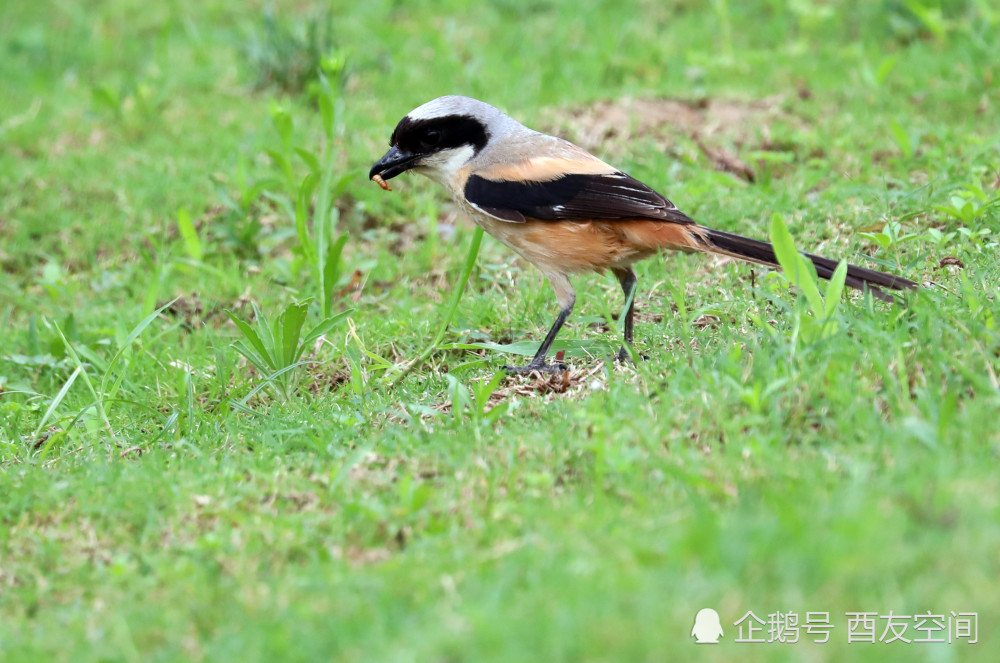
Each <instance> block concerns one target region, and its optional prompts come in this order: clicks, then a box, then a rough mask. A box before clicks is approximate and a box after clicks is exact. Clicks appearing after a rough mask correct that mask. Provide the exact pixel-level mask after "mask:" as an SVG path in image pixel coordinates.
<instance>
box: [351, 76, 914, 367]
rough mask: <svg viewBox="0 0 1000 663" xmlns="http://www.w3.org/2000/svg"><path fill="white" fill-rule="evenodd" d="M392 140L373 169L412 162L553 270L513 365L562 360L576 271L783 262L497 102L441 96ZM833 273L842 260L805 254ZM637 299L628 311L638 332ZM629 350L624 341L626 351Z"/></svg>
mask: <svg viewBox="0 0 1000 663" xmlns="http://www.w3.org/2000/svg"><path fill="white" fill-rule="evenodd" d="M389 145H390V150H389V151H388V152H387V153H386V154H385V156H383V157H382V158H381V159H379V160H378V163H376V164H375V165H374V166H372V168H371V172H370V173H369V177H370V178H371V179H373V180H375V181H376V182H378V183H379V184H380V185H382V186H383V188H388V185H386V184H385V180H388V179H390V178H393V177H395V176H396V175H399V174H400V173H403V172H405V171H407V170H413V171H416V172H418V173H421V174H423V175H426V176H427V177H429V178H431V179H432V180H434V181H435V182H437V183H439V184H440V185H441V186H443V187H444V188H445V189H446V190H447V191H448V193H449V194H451V196H452V198H454V199H455V201H456V202H457V203H458V205H459V206H460V207H461V208H462V209H463V210H465V212H466V213H467V214H468V215H469V216H470V217H472V220H473V221H475V222H476V223H477V224H478V225H479V226H481V227H482V228H483V229H484V230H485V231H486V232H488V233H489V234H490V235H492V236H493V237H495V238H497V239H498V240H500V241H501V242H503V243H504V244H506V245H507V246H508V247H510V248H511V249H513V250H514V251H515V252H516V253H518V254H519V255H521V256H522V257H524V258H525V259H526V260H527V261H528V262H530V263H532V264H533V265H535V266H536V267H538V269H539V270H541V272H542V273H543V274H544V275H545V276H546V277H548V279H549V282H550V283H551V284H552V287H553V289H554V290H555V293H556V298H557V299H558V301H559V306H560V311H559V316H558V317H557V318H556V321H555V324H553V325H552V328H551V329H549V333H548V334H547V335H546V336H545V340H544V341H542V344H541V346H540V347H539V348H538V353H537V354H536V355H535V357H534V359H532V360H531V362H530V363H529V364H528V365H527V366H523V367H517V368H511V367H505V368H507V370H508V371H511V372H518V373H527V372H531V371H545V370H548V371H552V370H564V369H565V366H563V365H561V364H547V363H545V356H546V354H547V353H548V350H549V347H550V346H551V345H552V341H553V340H554V339H555V337H556V334H558V333H559V328H560V327H562V325H563V323H564V322H565V321H566V318H567V317H568V316H569V314H570V312H571V311H572V310H573V304H574V302H575V300H576V295H575V293H574V291H573V286H572V285H571V284H570V281H569V278H568V275H570V274H573V273H577V272H587V271H596V272H602V271H604V270H610V271H611V272H612V273H613V274H614V275H615V277H617V279H618V282H619V283H620V284H621V287H622V290H623V291H624V292H625V297H626V298H630V297H632V295H633V291H634V288H635V285H636V276H635V272H634V271H632V264H633V263H634V262H636V261H638V260H642V259H643V258H646V257H648V256H651V255H653V254H654V253H657V252H659V251H660V250H663V249H673V250H678V251H687V252H690V251H702V252H706V253H718V254H721V255H726V256H732V257H734V258H739V259H741V260H746V261H749V262H754V263H759V264H763V265H768V266H770V267H776V266H777V264H778V262H777V258H776V257H775V255H774V250H773V248H772V247H771V245H770V244H768V243H767V242H761V241H758V240H755V239H748V238H746V237H741V236H739V235H734V234H732V233H727V232H723V231H721V230H712V229H711V228H706V227H705V226H701V225H698V224H697V223H695V222H694V221H693V220H692V219H690V218H689V217H688V216H687V215H686V214H684V213H683V212H681V211H680V210H679V209H677V207H676V206H675V205H674V204H673V203H672V202H670V201H669V200H667V199H666V198H664V197H663V196H661V195H660V194H659V193H657V192H656V191H654V190H653V189H651V188H649V187H648V186H646V185H645V184H643V183H642V182H639V181H638V180H636V179H633V178H632V177H629V176H628V175H626V174H625V173H623V172H622V171H620V170H618V169H617V168H615V167H614V166H610V165H608V164H606V163H604V162H603V161H601V160H600V159H598V158H597V157H595V156H593V155H592V154H590V153H588V152H587V151H585V150H583V149H582V148H580V147H577V146H576V145H573V144H572V143H569V142H567V141H565V140H562V139H561V138H556V137H554V136H548V135H546V134H543V133H539V132H537V131H532V130H531V129H529V128H527V127H525V126H524V125H522V124H521V123H519V122H517V121H516V120H514V119H513V118H511V117H508V116H507V115H505V114H504V113H502V112H500V111H499V110H497V109H496V108H494V107H493V106H490V105H489V104H486V103H484V102H482V101H478V100H476V99H470V98H469V97H459V96H446V97H439V98H438V99H434V100H433V101H429V102H427V103H426V104H424V105H423V106H420V107H419V108H416V109H415V110H412V111H410V113H409V114H408V115H407V116H406V117H404V118H403V119H402V120H400V122H399V124H398V125H397V126H396V130H395V131H393V133H392V138H390V139H389ZM804 255H805V256H806V257H807V258H809V260H811V261H812V263H813V264H814V265H815V266H816V272H817V273H818V274H819V275H820V276H821V277H823V278H830V276H832V275H833V272H834V269H836V267H837V263H836V262H835V261H833V260H830V259H828V258H823V257H820V256H815V255H810V254H808V253H806V254H804ZM847 285H848V286H850V287H852V288H858V289H864V288H866V289H868V290H869V291H870V292H871V293H872V295H874V296H875V297H878V298H879V299H883V300H888V301H891V300H892V298H891V297H890V296H889V295H887V294H886V293H885V292H883V291H882V290H881V289H880V288H890V289H893V290H902V289H907V288H916V287H917V284H916V283H914V282H913V281H910V280H908V279H905V278H902V277H899V276H893V275H890V274H884V273H882V272H876V271H873V270H870V269H865V268H863V267H855V266H853V265H851V266H849V267H848V269H847ZM632 321H633V307H632V306H629V309H628V311H627V313H626V317H625V343H626V344H631V342H632V324H633V322H632ZM619 357H620V358H621V359H625V358H626V357H628V352H627V350H626V348H625V347H622V350H621V352H620V353H619Z"/></svg>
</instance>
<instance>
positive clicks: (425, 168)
mask: <svg viewBox="0 0 1000 663" xmlns="http://www.w3.org/2000/svg"><path fill="white" fill-rule="evenodd" d="M475 153H476V151H475V149H473V147H472V146H471V145H462V146H461V147H453V148H451V149H448V150H441V151H440V152H438V153H436V154H433V155H430V156H427V157H424V158H423V159H422V160H421V162H420V165H419V166H417V167H416V168H414V169H413V170H415V171H417V172H418V173H420V174H421V175H425V176H427V177H429V178H430V179H432V180H434V181H435V182H437V183H438V184H440V185H441V186H443V187H444V188H445V189H447V190H451V187H450V182H451V181H452V177H453V176H454V175H455V173H456V172H458V170H459V169H460V168H461V167H462V166H464V165H465V164H467V163H468V162H469V159H471V158H472V157H473V156H474V155H475Z"/></svg>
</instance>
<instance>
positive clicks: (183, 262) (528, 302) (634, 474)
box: [0, 0, 1000, 663]
mask: <svg viewBox="0 0 1000 663" xmlns="http://www.w3.org/2000/svg"><path fill="white" fill-rule="evenodd" d="M269 17H273V18H269ZM0 24H2V25H3V26H4V29H3V30H2V31H0V56H2V57H0V144H2V149H0V525H2V527H0V659H2V660H3V661H4V662H5V663H7V662H15V661H41V660H45V661H73V662H74V663H77V662H86V661H154V660H155V661H174V660H177V661H229V660H240V661H245V662H247V663H250V662H251V661H295V660H303V661H316V660H331V661H333V660H336V661H518V662H521V661H528V660H542V661H584V660H586V661H607V660H621V661H630V662H631V661H651V662H653V661H665V660H705V661H731V660H746V661H785V660H788V661H792V660H795V661H798V660H831V661H832V660H872V661H915V660H916V661H925V660H926V661H931V660H933V661H994V660H996V652H997V651H998V650H1000V634H998V624H1000V594H998V592H997V591H996V582H997V578H998V575H1000V553H998V551H1000V498H998V495H1000V478H998V477H1000V472H998V460H1000V459H998V455H1000V435H998V433H997V426H996V422H997V412H998V409H1000V384H998V377H997V374H998V372H1000V360H998V355H1000V336H998V330H997V316H998V315H1000V310H998V308H1000V307H998V294H1000V293H998V289H997V285H996V284H997V282H998V277H1000V268H998V266H997V264H998V263H997V259H996V256H997V248H998V247H997V234H998V231H1000V204H998V203H997V201H998V199H1000V192H998V187H1000V156H998V155H1000V129H998V127H1000V122H998V120H1000V112H998V109H1000V87H998V86H1000V65H998V64H997V60H996V53H997V52H1000V37H998V35H1000V13H998V12H997V10H996V9H995V8H994V7H993V5H992V4H991V3H989V2H986V1H985V0H968V1H965V0H953V1H951V2H942V3H940V4H934V3H931V2H929V0H919V2H918V1H917V0H912V1H910V0H908V1H906V2H890V1H886V2H882V1H878V2H846V1H845V2H836V3H823V2H809V1H805V2H787V3H786V2H780V1H776V0H752V1H747V2H739V3H737V2H712V3H697V2H691V1H690V0H675V1H673V2H665V3H656V2H644V3H636V4H634V5H631V4H623V3H620V2H596V1H594V2H556V1H555V0H553V1H546V0H540V1H535V2H514V1H513V0H497V1H495V2H491V3H460V2H442V1H441V0H438V1H436V2H423V1H414V2H406V3H393V2H380V1H373V2H366V3H339V2H338V3H332V4H330V5H322V6H321V5H318V4H316V5H311V4H309V3H301V2H290V1H288V2H276V3H272V4H270V5H269V6H268V8H263V7H262V6H258V5H256V3H250V4H248V3H237V2H223V1H222V0H208V1H206V2H201V3H149V2H137V1H135V0H112V1H109V2H102V3H97V2H82V3H81V2H70V1H68V0H49V1H48V2H39V3H27V2H10V3H6V4H3V5H0ZM327 51H328V52H327ZM317 60H318V63H317ZM303 63H306V64H303ZM309 63H312V64H309ZM316 64H318V65H319V67H320V70H321V71H322V72H323V76H322V77H321V76H319V75H318V74H317V73H316V72H317V70H316V69H310V67H314V66H316ZM303 67H304V68H305V71H306V73H305V74H303ZM310 72H311V73H310ZM446 93H459V94H469V95H472V96H477V97H480V98H483V99H486V100H487V101H490V102H492V103H494V104H496V105H499V106H500V107H502V108H504V109H506V110H508V111H509V112H511V113H512V114H513V115H515V116H516V117H518V118H520V119H522V120H524V121H525V122H526V123H528V124H530V125H534V126H538V127H540V128H548V129H552V128H554V127H556V126H562V127H564V128H565V130H566V132H567V134H568V135H570V136H571V137H574V138H579V136H575V135H573V132H583V133H585V129H586V127H582V126H581V122H582V120H579V119H578V118H575V117H573V116H572V114H570V115H567V110H566V109H579V108H583V107H586V106H588V105H589V104H591V103H593V102H596V101H599V100H608V99H610V100H618V99H623V98H629V97H631V98H674V99H682V100H688V101H698V100H702V99H708V100H722V101H725V102H727V103H729V104H731V105H732V106H733V107H735V108H744V109H747V108H754V107H755V104H757V105H760V106H762V107H763V108H765V109H767V112H766V113H764V115H766V117H767V118H768V119H766V120H760V121H757V120H756V119H755V120H754V122H752V123H751V126H749V127H748V128H743V129H740V130H738V131H736V130H730V129H731V128H727V127H722V129H721V130H719V131H716V130H714V129H710V128H707V127H706V128H705V133H704V135H703V137H702V139H701V140H702V141H703V142H705V143H707V144H708V145H709V146H711V147H714V148H717V149H720V150H723V151H725V152H726V153H728V154H731V155H736V156H738V157H739V158H740V159H742V160H743V161H744V162H746V163H747V164H749V165H751V167H752V168H753V169H754V170H755V172H756V174H757V178H756V183H754V184H748V183H747V182H745V181H743V180H741V179H739V178H737V177H735V176H733V175H731V174H728V173H723V172H721V171H720V170H719V169H718V168H717V167H716V164H714V163H713V161H712V160H711V159H709V158H708V156H706V154H705V153H704V152H703V151H702V150H701V149H700V148H699V147H698V144H697V142H696V141H695V140H693V139H692V138H691V137H689V136H685V135H682V134H678V133H676V132H674V133H670V132H667V135H666V137H664V136H663V135H652V134H650V133H643V132H642V131H638V130H635V131H633V130H632V129H630V127H632V128H634V127H637V126H639V124H640V123H639V121H638V119H634V120H631V121H630V122H631V124H630V125H629V126H622V127H618V128H617V129H618V131H617V136H610V137H607V139H606V140H605V141H604V142H603V144H602V145H601V146H600V149H599V150H598V151H599V152H601V153H602V154H606V155H609V158H611V156H614V160H615V162H616V163H617V164H618V165H619V166H621V167H622V168H623V169H625V170H626V171H628V172H629V173H631V174H632V175H634V176H636V177H638V178H640V179H642V180H644V181H646V182H648V183H650V184H651V185H653V186H655V187H657V188H659V189H660V190H661V191H663V192H664V193H665V194H667V195H668V196H669V197H670V198H671V199H672V200H674V201H675V202H676V203H677V204H678V205H679V206H680V207H681V208H682V209H684V210H685V211H686V212H688V213H689V214H690V215H692V216H693V217H695V218H697V219H699V220H700V221H702V222H703V223H705V224H706V225H710V226H713V227H716V228H720V229H725V230H730V231H734V232H740V233H743V234H748V235H752V236H757V237H766V236H767V233H768V229H769V227H770V226H771V223H772V219H773V217H774V215H776V214H777V215H779V216H780V218H782V219H783V220H784V222H785V224H786V225H787V226H788V228H789V230H790V232H791V234H792V236H793V237H794V240H795V243H796V245H797V246H799V247H800V248H803V249H807V250H810V251H813V252H816V253H821V254H824V255H828V256H831V257H834V258H847V259H849V260H851V261H852V262H855V263H858V264H862V265H866V266H876V267H882V268H884V269H887V270H890V271H893V272H896V273H899V274H901V275H904V276H907V277H909V278H912V279H914V280H917V281H920V282H923V283H930V282H933V284H934V285H933V286H932V287H928V288H927V289H925V290H922V291H921V292H919V293H917V294H914V295H912V296H908V297H907V298H906V301H905V302H904V303H900V304H898V305H892V306H890V305H885V304H883V303H880V302H871V301H868V300H865V299H862V298H859V297H858V296H857V295H856V294H850V295H847V296H845V298H844V300H843V301H842V302H840V305H839V306H837V305H836V302H831V301H827V302H826V304H825V306H827V310H832V311H833V319H832V321H830V322H832V323H834V324H826V325H825V326H822V328H821V329H820V332H821V333H800V332H801V331H802V330H808V329H813V331H814V332H815V331H816V329H817V327H816V326H813V327H810V325H811V324H812V323H811V322H810V312H809V311H810V309H809V303H808V302H806V301H805V299H806V297H802V296H798V295H797V294H796V293H797V292H798V291H795V290H792V289H789V287H788V285H787V282H786V281H785V280H783V279H781V278H780V277H779V276H777V275H767V274H766V273H765V272H763V271H762V270H761V269H760V268H751V267H749V266H745V265H736V264H732V263H723V262H719V261H715V260H711V259H707V258H705V257H702V256H675V255H671V256H667V257H665V258H657V259H651V260H648V261H647V262H645V263H643V264H642V265H640V267H639V269H638V273H639V290H638V292H637V294H636V303H637V306H638V309H639V314H640V315H639V320H638V322H637V326H636V336H637V350H638V351H639V352H641V353H642V354H644V355H646V356H648V360H647V361H645V362H641V363H640V364H639V365H638V366H636V367H635V368H611V367H606V366H604V365H603V364H602V363H601V360H602V357H601V356H596V357H591V356H587V354H586V353H585V352H583V351H581V350H580V348H590V349H592V351H593V352H595V353H597V354H598V355H600V354H601V352H604V350H602V348H614V347H617V343H618V331H617V328H616V327H617V322H616V320H615V318H616V316H617V314H618V313H619V312H620V310H621V306H622V301H621V295H620V291H619V289H618V286H617V284H616V283H614V282H613V279H611V278H610V277H607V276H606V277H599V276H589V277H580V278H578V279H576V280H575V283H576V285H577V288H578V300H577V301H578V307H577V310H576V312H575V313H574V315H573V317H572V318H571V319H570V322H569V324H568V325H567V327H566V329H565V330H564V333H563V335H562V336H561V340H562V341H565V342H566V343H565V344H564V347H567V348H569V349H570V352H569V355H568V356H569V359H568V360H569V362H570V363H571V364H572V366H573V368H574V373H573V375H574V380H572V381H571V383H570V384H569V385H568V388H567V385H566V384H564V383H562V382H560V381H553V382H538V383H536V382H534V381H532V380H529V379H508V380H504V381H499V380H497V381H494V376H495V375H496V372H497V370H498V367H499V366H500V365H502V364H504V363H509V362H511V361H519V360H520V359H521V358H520V357H517V356H514V355H509V354H504V353H501V352H496V351H486V350H475V351H474V350H469V349H463V347H464V346H467V345H469V344H477V343H478V344H488V343H492V344H499V345H504V344H510V343H513V342H518V341H524V340H535V341H536V342H537V341H538V340H540V339H541V337H542V335H543V334H544V332H545V330H546V328H547V327H548V325H549V324H550V323H551V321H552V319H553V317H554V315H555V308H556V307H555V302H554V298H553V296H552V294H551V291H550V289H549V287H548V285H547V284H546V283H545V282H544V279H542V278H541V277H540V276H539V274H538V273H537V272H536V271H535V270H534V269H533V268H532V267H531V266H530V265H526V264H524V263H522V262H520V261H519V260H517V259H516V258H515V257H513V256H512V255H511V254H510V253H509V252H508V251H506V250H505V249H504V248H503V247H501V246H500V245H499V244H498V243H496V242H494V241H492V240H491V239H489V238H486V239H485V240H484V241H483V245H482V249H481V251H480V252H479V256H478V258H477V260H476V261H475V263H474V264H469V263H468V262H467V255H468V249H469V245H470V243H471V242H472V241H473V228H472V226H471V225H470V224H469V223H468V222H467V221H466V220H465V219H463V218H461V217H458V216H456V215H455V214H454V209H453V208H452V206H451V205H450V204H449V203H448V202H447V201H446V200H445V199H444V197H443V195H442V193H441V192H440V191H439V190H438V189H437V188H435V187H434V186H433V185H432V184H431V183H429V182H426V181H423V180H420V179H419V178H417V177H412V176H410V177H407V176H404V177H402V178H399V179H397V180H394V181H393V188H394V192H393V193H392V194H386V193H384V192H383V191H381V190H380V189H379V188H378V187H377V186H375V185H373V184H371V183H370V182H367V181H366V180H365V177H364V173H366V172H367V168H368V167H369V166H370V165H371V163H373V162H374V160H375V159H377V158H378V157H379V156H381V154H382V153H383V152H384V149H385V146H386V141H387V139H388V136H389V133H390V132H391V129H392V127H393V125H394V124H395V122H396V121H397V120H398V119H399V118H400V117H402V116H403V115H404V114H405V113H406V112H407V111H409V110H410V109H411V108H413V107H414V106H416V105H418V104H420V103H422V102H424V101H427V100H428V99H430V98H433V97H435V96H437V95H440V94H446ZM556 117H558V118H561V119H559V120H558V121H556V120H553V118H556ZM752 117H753V118H758V117H760V116H759V115H753V116H752ZM764 125H766V126H764ZM304 181H305V185H303V182H304ZM341 237H346V240H341V239H339V238H341ZM949 263H951V264H949ZM466 270H469V271H471V277H470V280H469V284H468V286H467V288H466V291H465V295H464V297H463V298H462V299H460V300H459V301H458V305H457V307H456V308H455V310H454V320H453V321H452V324H451V325H450V326H449V328H448V331H447V332H446V333H445V334H444V335H443V337H440V338H438V332H439V330H440V328H441V325H442V323H443V321H446V319H447V317H448V314H449V313H450V311H451V309H450V302H451V301H452V295H453V293H454V291H455V289H456V288H458V287H460V282H461V276H462V275H463V274H464V272H465V271H466ZM816 296H817V297H818V296H819V295H818V294H817V295H816ZM306 300H309V301H310V302H311V303H310V304H308V307H307V309H306V319H305V320H304V321H303V320H300V319H299V317H300V316H298V315H296V316H295V319H296V325H297V327H296V329H299V328H301V329H302V330H310V329H313V328H314V327H316V325H318V324H320V323H321V322H322V321H323V320H325V319H328V318H330V317H332V316H337V315H339V314H342V313H345V312H346V316H345V317H344V318H343V319H341V320H340V323H339V324H338V325H336V326H333V325H331V326H330V328H329V329H328V330H327V333H326V335H325V336H324V337H323V340H322V341H321V342H310V343H309V344H305V345H304V346H303V347H299V346H297V345H295V344H294V339H288V338H285V339H284V341H285V342H287V343H291V344H292V345H291V346H286V349H287V348H288V347H290V348H291V349H289V350H288V353H291V354H288V353H286V354H285V355H283V357H284V359H282V361H284V363H282V361H278V362H277V363H276V364H275V366H276V367H279V368H280V367H281V366H288V365H291V364H293V363H300V362H302V363H301V365H299V366H297V367H296V368H294V369H292V370H293V371H295V372H296V373H295V374H294V378H293V377H292V376H289V378H288V379H287V380H284V379H283V380H280V382H273V380H272V382H270V383H268V384H269V385H276V386H277V385H280V388H268V387H267V386H262V381H263V380H264V379H265V378H268V377H269V376H268V375H266V374H265V373H264V372H262V371H260V370H258V369H255V368H254V367H253V366H252V365H251V364H248V363H247V362H246V361H244V360H243V357H242V356H241V355H240V353H239V352H237V350H236V348H234V346H233V343H234V342H237V341H239V340H241V339H243V337H242V336H241V333H240V331H239V330H238V329H237V328H236V327H235V326H234V325H233V324H232V323H231V322H230V318H229V317H228V316H227V314H226V312H227V311H229V312H230V313H231V314H232V315H233V316H235V317H237V318H239V319H241V320H249V319H251V317H252V316H253V311H254V306H257V307H259V309H260V310H261V311H263V312H264V313H265V315H266V316H267V317H268V318H269V319H271V320H276V319H278V318H279V316H281V314H282V312H283V311H286V310H288V309H289V307H290V306H292V305H293V304H295V303H296V302H301V301H306ZM819 301H820V302H821V303H822V300H819ZM164 306H165V308H163V310H162V311H161V312H160V313H159V314H155V315H154V313H155V311H157V309H159V308H160V307H164ZM814 308H815V307H814ZM296 310H300V309H296ZM144 323H146V324H145V326H144ZM293 326H294V325H293ZM282 338H284V337H282ZM244 342H246V339H244ZM433 346H436V349H433V350H431V351H429V352H428V351H427V349H428V348H430V347H433ZM275 352H277V349H276V350H275ZM300 352H301V354H299V353H300ZM275 356H277V355H275ZM289 357H291V359H288V358H289ZM420 357H424V359H425V361H423V362H422V363H415V362H414V360H416V359H418V358H420ZM279 358H280V357H279ZM286 359H287V361H285V360H286ZM263 364H265V365H268V366H269V365H270V364H268V363H267V362H263ZM407 369H410V370H408V371H407ZM285 375H289V374H285ZM271 377H272V378H273V376H271ZM280 377H281V376H279V378H280ZM577 378H578V379H577ZM273 379H277V378H273ZM703 607H714V608H716V609H717V610H718V611H719V612H720V614H721V615H722V619H723V628H724V631H725V636H724V639H723V643H722V644H720V645H718V646H716V647H708V646H695V645H694V644H693V640H692V639H691V638H690V632H691V627H692V625H693V620H694V615H695V613H696V612H697V611H698V610H699V609H700V608H703ZM747 610H753V611H754V612H755V613H756V614H758V615H761V616H766V615H767V614H768V613H771V612H775V611H779V610H780V611H791V612H797V613H799V614H800V615H801V616H802V618H803V620H804V615H805V613H806V612H807V611H828V612H830V613H831V621H832V622H833V624H834V625H835V628H834V631H833V634H832V637H831V641H830V642H829V643H827V644H825V645H815V644H810V643H808V642H801V643H799V644H797V645H788V644H785V645H781V644H765V645H750V644H737V643H734V642H733V639H734V637H735V635H736V630H735V629H734V628H733V626H732V623H733V622H734V621H736V620H737V619H738V618H739V617H740V616H742V615H743V614H744V613H745V612H746V611H747ZM890 610H892V611H893V612H894V613H895V614H897V615H898V614H905V615H912V614H915V613H926V612H927V611H928V610H930V611H932V612H934V613H944V614H948V613H949V612H950V611H955V612H963V611H964V612H977V613H978V615H979V643H978V644H975V645H970V644H968V643H965V642H956V643H954V644H951V645H947V644H945V645H928V644H917V643H914V644H910V645H902V644H898V643H896V644H891V645H886V644H858V643H853V644H848V642H847V617H846V616H845V613H847V612H855V611H871V612H877V613H881V614H883V615H884V614H888V612H889V611H890ZM882 626H883V624H880V631H879V633H878V634H877V635H881V627H882ZM808 639H809V638H807V637H805V636H804V635H803V640H808Z"/></svg>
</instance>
